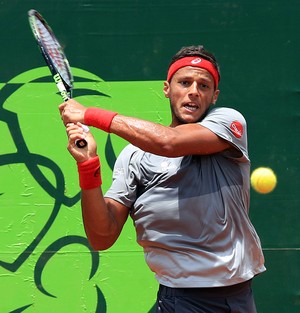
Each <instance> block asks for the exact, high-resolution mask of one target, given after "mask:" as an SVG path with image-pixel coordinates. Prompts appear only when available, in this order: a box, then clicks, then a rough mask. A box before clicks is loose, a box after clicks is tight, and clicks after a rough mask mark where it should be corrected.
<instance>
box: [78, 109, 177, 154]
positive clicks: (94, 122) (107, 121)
mask: <svg viewBox="0 0 300 313" xmlns="http://www.w3.org/2000/svg"><path fill="white" fill-rule="evenodd" d="M84 123H86V124H87V125H90V126H94V127H97V128H99V129H101V130H104V131H106V132H109V133H113V134H116V135H117V136H119V137H121V138H123V139H125V140H127V141H128V142H130V143H132V144H133V145H135V146H137V147H139V148H141V149H142V150H144V151H148V152H151V153H155V154H158V153H159V154H160V155H165V156H173V155H172V153H174V151H176V150H175V145H174V142H175V141H176V140H175V139H176V138H178V132H177V130H176V129H175V128H171V127H166V126H163V125H160V124H157V123H153V122H149V121H146V120H141V119H138V118H134V117H129V116H124V115H119V114H117V113H115V112H111V111H107V110H102V109H99V108H88V109H87V110H86V113H85V116H84Z"/></svg>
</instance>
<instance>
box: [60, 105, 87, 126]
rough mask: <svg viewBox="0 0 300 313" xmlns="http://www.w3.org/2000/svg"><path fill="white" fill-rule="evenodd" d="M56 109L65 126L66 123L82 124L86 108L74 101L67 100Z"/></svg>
mask: <svg viewBox="0 0 300 313" xmlns="http://www.w3.org/2000/svg"><path fill="white" fill-rule="evenodd" d="M58 109H59V112H60V115H61V118H62V120H63V122H64V124H65V125H67V124H68V123H77V122H81V123H83V120H84V113H85V111H86V108H85V107H84V106H83V105H81V104H80V103H78V102H77V101H75V100H74V99H69V100H68V101H66V102H64V103H62V104H60V105H59V107H58Z"/></svg>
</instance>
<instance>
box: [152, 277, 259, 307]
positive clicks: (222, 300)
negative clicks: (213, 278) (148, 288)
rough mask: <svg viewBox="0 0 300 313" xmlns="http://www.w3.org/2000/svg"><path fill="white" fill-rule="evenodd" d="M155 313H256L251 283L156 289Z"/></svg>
mask: <svg viewBox="0 0 300 313" xmlns="http://www.w3.org/2000/svg"><path fill="white" fill-rule="evenodd" d="M155 312H156V313H257V311H256V307H255V303H254V298H253V293H252V289H251V280H250V281H246V282H243V283H240V284H237V285H233V286H227V287H215V288H170V287H166V286H163V285H160V287H159V291H158V294H157V302H156V311H155Z"/></svg>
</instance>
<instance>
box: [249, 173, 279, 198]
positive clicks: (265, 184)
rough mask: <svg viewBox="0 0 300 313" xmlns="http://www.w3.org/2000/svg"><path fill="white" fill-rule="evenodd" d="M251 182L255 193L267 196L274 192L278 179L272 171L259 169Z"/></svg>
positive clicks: (252, 175)
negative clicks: (266, 194)
mask: <svg viewBox="0 0 300 313" xmlns="http://www.w3.org/2000/svg"><path fill="white" fill-rule="evenodd" d="M250 181H251V186H252V187H253V189H254V190H255V191H257V192H259V193H263V194H265V193H269V192H271V191H273V190H274V188H275V187H276V184H277V177H276V175H275V173H274V172H273V170H272V169H270V168H268V167H259V168H257V169H255V170H254V171H253V172H252V174H251V177H250Z"/></svg>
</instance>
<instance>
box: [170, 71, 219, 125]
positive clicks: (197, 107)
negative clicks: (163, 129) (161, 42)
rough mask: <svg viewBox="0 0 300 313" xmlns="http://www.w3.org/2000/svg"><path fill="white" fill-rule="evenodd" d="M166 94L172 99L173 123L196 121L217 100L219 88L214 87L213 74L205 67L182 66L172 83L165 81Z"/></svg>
mask: <svg viewBox="0 0 300 313" xmlns="http://www.w3.org/2000/svg"><path fill="white" fill-rule="evenodd" d="M164 94H165V96H166V97H167V98H169V99H170V104H171V110H172V124H171V126H173V127H174V126H177V125H179V124H186V123H195V122H197V121H199V120H200V119H201V118H202V116H203V115H204V114H205V113H206V111H207V109H208V108H209V107H210V106H211V105H212V104H214V103H215V102H216V101H217V98H218V95H219V90H215V89H214V80H213V77H212V75H211V74H210V73H209V72H208V71H207V70H205V69H202V68H199V67H192V66H186V67H183V68H180V69H179V70H178V71H177V72H176V73H175V74H174V76H173V77H172V80H171V82H170V83H168V82H165V83H164Z"/></svg>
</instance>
